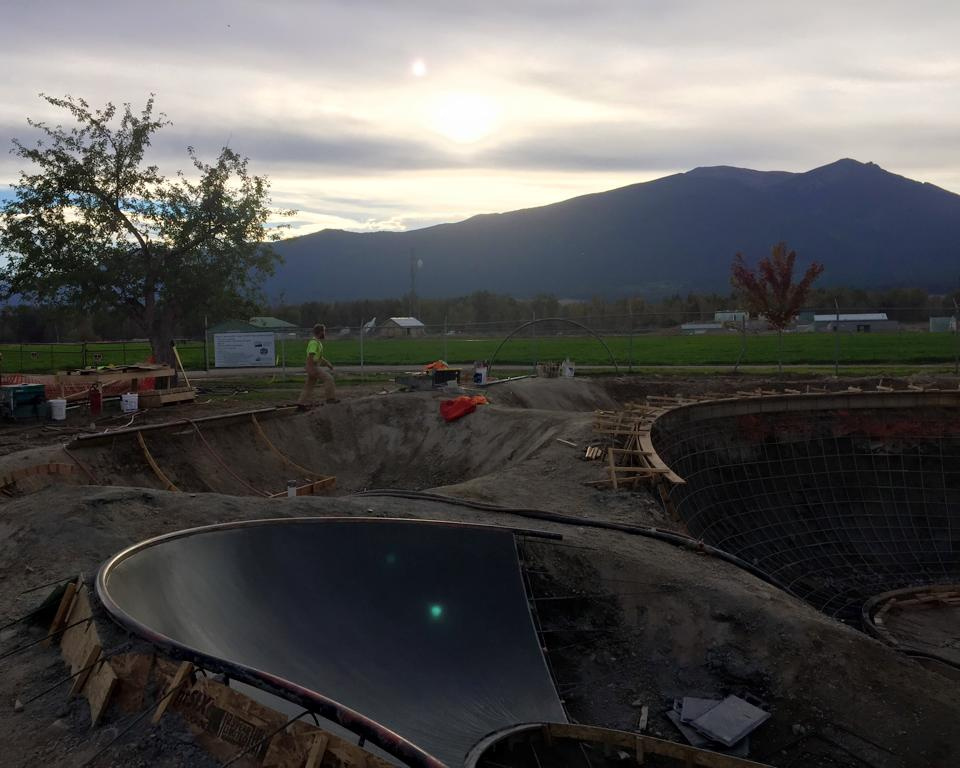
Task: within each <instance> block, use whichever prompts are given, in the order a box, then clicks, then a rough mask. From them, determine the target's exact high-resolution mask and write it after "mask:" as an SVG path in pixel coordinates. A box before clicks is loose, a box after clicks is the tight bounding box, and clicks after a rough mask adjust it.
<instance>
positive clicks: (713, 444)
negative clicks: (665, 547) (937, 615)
mask: <svg viewBox="0 0 960 768" xmlns="http://www.w3.org/2000/svg"><path fill="white" fill-rule="evenodd" d="M651 437H652V440H653V443H654V446H655V448H656V450H657V452H658V454H659V455H660V457H661V458H662V459H663V460H664V461H665V462H666V463H667V464H668V465H669V466H670V467H671V469H673V470H674V471H675V472H676V473H677V474H678V475H680V476H681V477H682V478H684V480H685V481H686V482H685V484H681V485H676V486H674V488H673V490H672V492H671V494H670V501H671V502H672V504H673V506H674V508H675V510H676V514H677V515H678V517H679V518H680V520H681V521H682V522H683V523H684V524H685V526H686V527H687V529H688V531H689V532H690V534H691V535H693V536H695V537H697V538H699V539H701V540H703V541H704V542H705V543H708V544H711V545H713V546H715V547H718V548H720V549H722V550H724V551H726V552H729V553H731V554H734V555H736V556H738V557H740V558H742V559H743V560H745V561H747V562H748V563H749V564H751V565H752V566H753V567H755V568H756V569H758V570H759V571H761V572H762V573H764V574H766V575H767V577H768V578H769V579H770V581H772V582H773V583H775V584H777V585H779V586H781V587H782V588H783V589H785V590H787V591H788V592H790V593H792V594H794V595H797V596H798V597H800V598H802V599H803V600H806V601H807V602H809V603H810V604H812V605H813V606H815V607H816V608H818V609H819V610H821V611H823V612H824V613H826V614H828V615H830V616H834V617H837V618H839V619H842V620H844V621H849V622H853V623H859V621H860V611H861V607H862V605H863V604H864V603H865V601H867V600H868V599H869V598H870V597H872V596H874V595H877V594H879V593H882V592H887V591H890V590H895V589H901V588H904V587H911V586H917V585H926V584H943V583H957V582H958V581H960V393H957V392H941V393H933V392H928V393H920V392H897V393H869V394H867V393H864V394H847V395H845V394H832V395H798V396H782V397H773V398H770V397H768V398H762V399H760V398H755V399H744V400H725V401H717V402H714V403H707V404H696V405H690V406H685V407H682V408H677V409H674V410H672V411H670V412H668V413H667V414H665V415H664V416H662V417H660V418H659V419H658V420H657V421H656V422H655V424H654V426H653V429H652V431H651Z"/></svg>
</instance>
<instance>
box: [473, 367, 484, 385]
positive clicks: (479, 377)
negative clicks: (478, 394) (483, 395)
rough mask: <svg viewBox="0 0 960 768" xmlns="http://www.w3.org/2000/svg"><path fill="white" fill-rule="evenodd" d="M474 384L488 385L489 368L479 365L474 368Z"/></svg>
mask: <svg viewBox="0 0 960 768" xmlns="http://www.w3.org/2000/svg"><path fill="white" fill-rule="evenodd" d="M473 383H474V384H486V383H487V366H486V365H481V364H480V363H477V364H476V365H475V366H474V368H473Z"/></svg>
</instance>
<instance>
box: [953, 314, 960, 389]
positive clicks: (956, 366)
mask: <svg viewBox="0 0 960 768" xmlns="http://www.w3.org/2000/svg"><path fill="white" fill-rule="evenodd" d="M953 338H954V340H955V341H956V344H955V345H954V348H953V375H954V376H960V304H957V300H956V299H954V300H953Z"/></svg>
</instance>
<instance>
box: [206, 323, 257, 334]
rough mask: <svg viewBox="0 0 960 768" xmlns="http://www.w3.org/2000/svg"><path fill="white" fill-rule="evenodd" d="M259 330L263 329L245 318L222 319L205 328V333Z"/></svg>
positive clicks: (251, 331)
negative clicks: (220, 321)
mask: <svg viewBox="0 0 960 768" xmlns="http://www.w3.org/2000/svg"><path fill="white" fill-rule="evenodd" d="M260 330H263V329H262V328H258V327H257V326H255V325H253V324H251V323H248V322H247V321H246V320H224V321H223V322H222V323H217V324H216V325H211V326H210V327H209V328H207V333H253V332H255V331H260Z"/></svg>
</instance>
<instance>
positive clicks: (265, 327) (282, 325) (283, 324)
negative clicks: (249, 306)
mask: <svg viewBox="0 0 960 768" xmlns="http://www.w3.org/2000/svg"><path fill="white" fill-rule="evenodd" d="M250 325H252V326H254V327H255V328H256V329H257V330H258V331H273V332H274V333H275V334H277V335H278V336H280V337H281V338H287V339H293V338H296V337H297V336H298V335H300V334H299V331H300V328H299V326H297V325H294V324H293V323H288V322H287V321H286V320H281V319H280V318H279V317H251V318H250Z"/></svg>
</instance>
